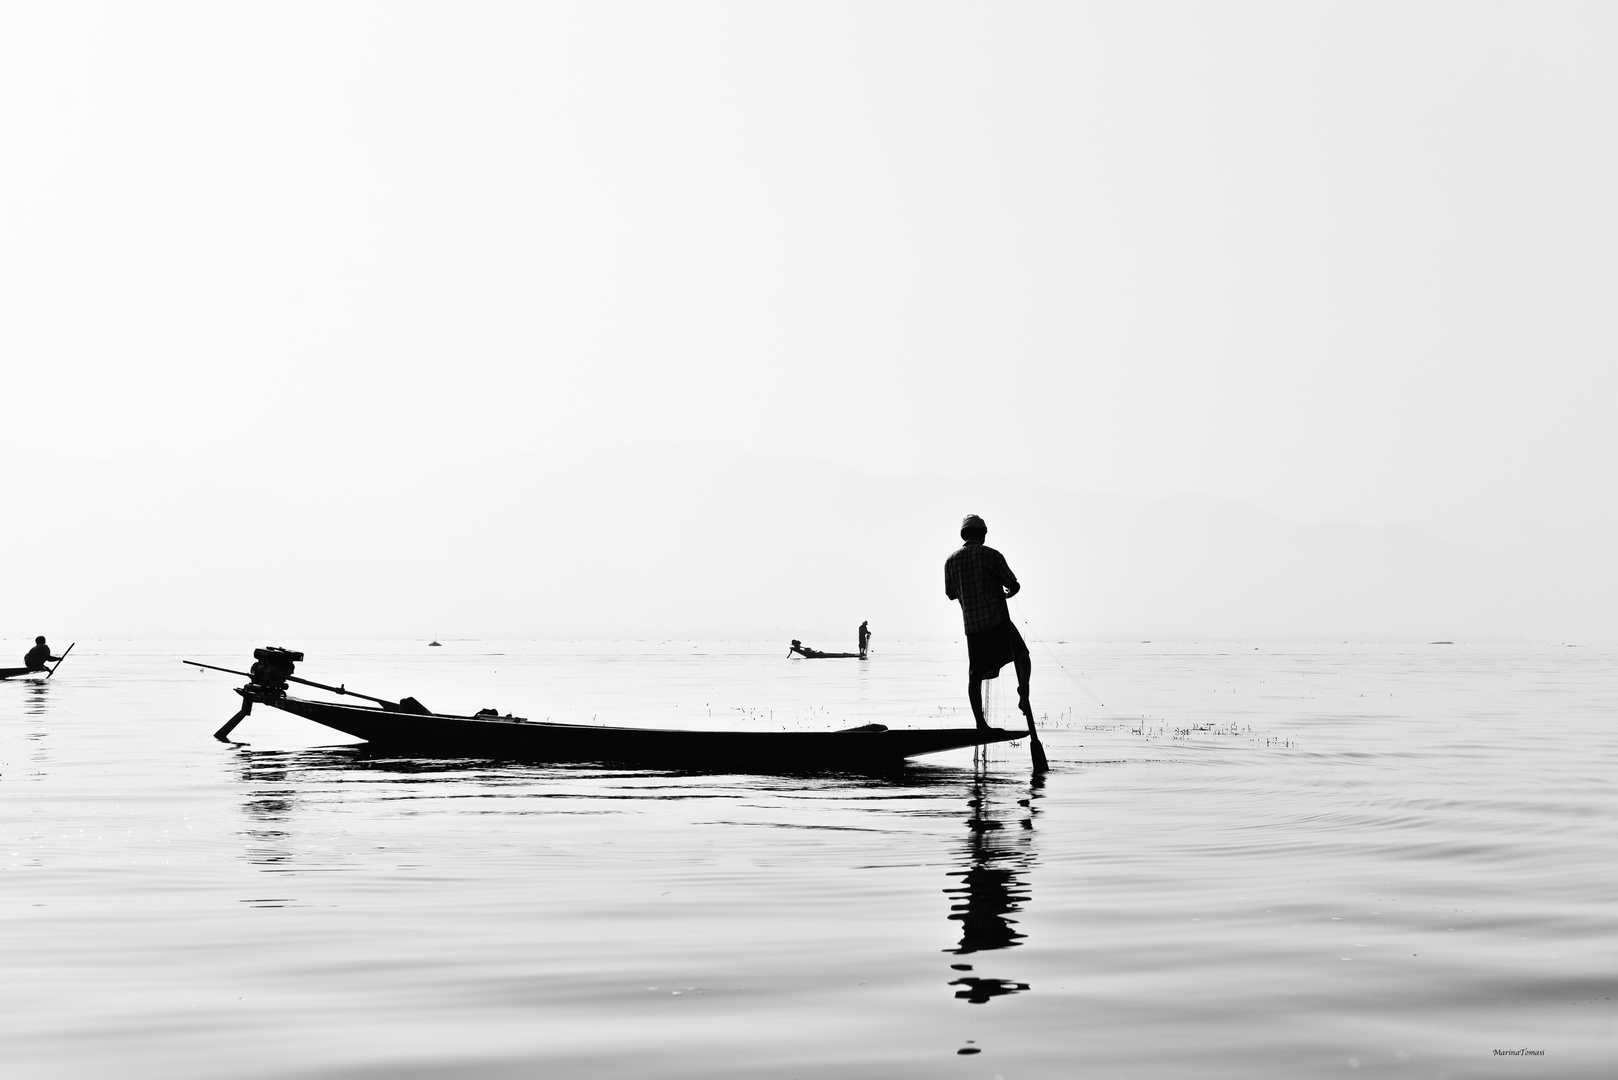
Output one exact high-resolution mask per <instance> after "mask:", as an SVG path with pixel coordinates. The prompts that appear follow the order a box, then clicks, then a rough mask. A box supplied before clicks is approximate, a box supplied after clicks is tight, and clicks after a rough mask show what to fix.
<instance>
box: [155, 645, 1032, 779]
mask: <svg viewBox="0 0 1618 1080" xmlns="http://www.w3.org/2000/svg"><path fill="white" fill-rule="evenodd" d="M253 655H254V656H255V657H256V658H257V659H258V661H259V662H258V663H256V664H254V665H253V670H252V671H251V672H242V671H230V669H229V668H214V669H213V670H216V671H229V672H230V673H231V674H235V675H247V676H248V679H249V681H248V683H247V685H246V686H243V687H241V688H239V689H238V690H237V691H236V692H237V693H238V694H240V695H241V696H242V709H241V711H240V712H238V713H237V714H236V716H235V717H234V718H232V720H231V721H230V722H229V723H227V724H226V725H225V726H224V727H222V728H220V729H219V731H218V732H216V734H217V735H218V737H219V738H221V739H224V738H226V737H228V736H229V734H230V732H231V731H232V730H233V729H234V728H235V726H236V725H237V724H238V723H240V722H241V720H242V719H243V718H244V717H246V716H247V714H248V713H249V711H251V709H252V707H253V705H254V704H255V703H257V704H262V705H269V706H271V707H273V708H277V709H281V710H282V711H284V712H289V713H292V714H293V715H294V716H301V717H303V718H305V719H307V720H313V721H314V722H315V723H317V724H324V725H326V726H327V727H329V728H335V729H336V730H338V731H341V732H344V733H345V734H349V735H355V736H358V737H359V738H362V739H365V740H367V741H369V742H371V743H373V744H377V745H381V746H386V747H388V748H391V749H395V750H398V751H400V752H405V753H413V754H417V755H422V756H429V757H496V758H512V759H516V760H523V761H536V762H579V761H589V762H612V763H622V764H644V765H668V766H679V767H693V766H695V767H701V768H713V767H748V768H776V769H779V768H788V769H798V768H811V769H813V768H833V769H836V768H869V767H871V766H880V765H894V764H897V763H899V762H901V761H903V760H904V759H905V758H909V757H914V756H916V755H918V754H932V753H938V752H939V751H943V750H956V749H960V748H962V747H967V746H981V745H984V744H986V743H997V742H1010V741H1011V740H1014V739H1021V738H1024V737H1025V735H1026V733H1025V732H1020V731H1006V730H1005V729H1003V728H989V729H987V730H983V731H980V730H978V729H977V728H975V727H972V728H941V729H939V728H935V729H932V730H905V731H893V730H889V729H888V728H886V727H884V726H883V725H881V724H866V725H864V726H862V727H855V728H846V729H844V730H841V731H691V730H667V729H661V728H625V727H602V726H597V725H593V724H554V723H551V722H549V721H543V722H540V721H532V720H526V719H524V718H522V717H519V716H512V715H510V714H507V715H505V716H499V715H496V713H495V710H493V709H486V710H484V711H483V712H481V713H478V714H477V715H474V716H460V715H454V714H447V713H435V712H433V711H431V710H430V709H428V708H427V707H426V706H424V705H422V704H421V703H420V702H419V701H416V700H415V699H414V698H405V699H403V700H402V701H397V702H395V701H387V700H385V699H382V698H373V697H370V696H369V695H366V694H356V693H355V692H354V691H352V690H348V689H346V688H345V687H340V686H324V685H323V684H321V683H312V682H310V681H309V680H307V679H300V678H298V677H297V676H295V675H293V674H292V671H293V664H294V663H295V662H296V661H297V660H302V659H303V654H302V653H296V652H287V651H285V650H281V649H257V650H254V653H253ZM186 662H187V663H191V664H196V662H195V661H186ZM196 666H198V667H212V665H209V664H196ZM288 682H298V683H303V684H305V685H307V686H315V687H318V688H320V689H322V690H330V691H332V692H334V693H339V694H346V695H351V696H354V697H363V698H366V699H367V700H369V701H374V702H376V705H374V706H367V705H350V704H347V703H344V702H328V701H310V700H307V699H303V698H294V697H288V696H287V693H286V690H287V683H288Z"/></svg>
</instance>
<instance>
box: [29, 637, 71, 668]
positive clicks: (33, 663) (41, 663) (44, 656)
mask: <svg viewBox="0 0 1618 1080" xmlns="http://www.w3.org/2000/svg"><path fill="white" fill-rule="evenodd" d="M61 659H62V658H61V657H60V656H52V655H51V647H50V646H49V645H47V644H45V637H44V635H43V634H42V635H40V636H39V637H37V638H35V639H34V647H33V648H32V649H29V650H28V654H27V655H26V656H24V657H23V658H22V662H23V666H24V667H26V668H27V669H28V670H29V671H44V670H45V665H46V664H52V663H58V662H60V661H61Z"/></svg>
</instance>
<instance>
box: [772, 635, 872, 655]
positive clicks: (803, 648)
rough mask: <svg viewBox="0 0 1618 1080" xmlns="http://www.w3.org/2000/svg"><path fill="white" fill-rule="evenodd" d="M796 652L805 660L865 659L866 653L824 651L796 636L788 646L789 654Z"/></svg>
mask: <svg viewBox="0 0 1618 1080" xmlns="http://www.w3.org/2000/svg"><path fill="white" fill-rule="evenodd" d="M794 653H796V654H797V655H799V656H801V657H803V658H804V659H805V660H864V659H865V654H864V653H857V652H823V651H821V650H820V649H811V648H810V647H809V646H807V645H805V644H804V643H803V642H801V641H799V640H798V639H796V638H793V639H792V644H791V645H788V646H787V656H789V657H790V656H792V655H793V654H794Z"/></svg>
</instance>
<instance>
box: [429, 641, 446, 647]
mask: <svg viewBox="0 0 1618 1080" xmlns="http://www.w3.org/2000/svg"><path fill="white" fill-rule="evenodd" d="M427 645H428V647H429V648H431V647H432V646H434V645H437V646H439V647H442V646H443V642H441V641H429V642H428V643H427Z"/></svg>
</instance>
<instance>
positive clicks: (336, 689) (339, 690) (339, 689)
mask: <svg viewBox="0 0 1618 1080" xmlns="http://www.w3.org/2000/svg"><path fill="white" fill-rule="evenodd" d="M64 655H65V654H64ZM180 663H182V664H190V665H191V666H192V667H200V668H207V669H208V670H209V671H223V672H224V673H225V674H226V675H241V676H243V677H245V678H248V679H251V678H252V677H253V676H252V673H250V672H246V671H237V670H236V669H235V668H228V667H215V666H214V665H213V664H199V663H197V661H195V660H182V661H180ZM286 680H287V682H295V683H302V684H303V685H305V686H312V687H314V688H315V689H316V690H329V691H331V692H332V693H334V694H346V695H348V696H349V697H358V698H364V699H365V700H366V701H374V702H376V703H377V704H378V705H393V706H395V707H397V706H398V704H399V703H398V702H397V701H389V700H388V699H387V698H379V697H372V696H371V695H370V694H362V693H360V692H359V691H358V690H350V689H348V688H347V687H344V686H327V685H326V684H325V683H320V682H314V681H313V680H310V679H300V678H298V677H297V676H296V675H288V676H287V677H286Z"/></svg>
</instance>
